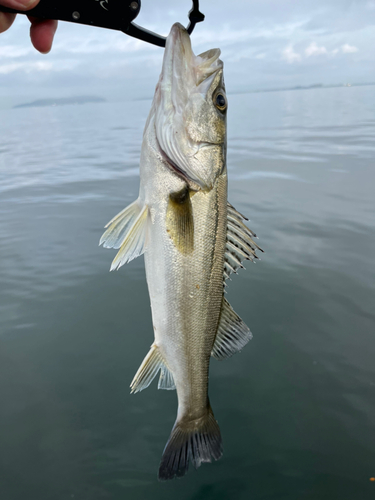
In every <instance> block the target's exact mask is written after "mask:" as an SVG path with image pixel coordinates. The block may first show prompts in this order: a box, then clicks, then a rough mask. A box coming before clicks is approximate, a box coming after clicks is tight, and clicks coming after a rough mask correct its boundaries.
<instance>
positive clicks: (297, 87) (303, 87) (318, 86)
mask: <svg viewBox="0 0 375 500" xmlns="http://www.w3.org/2000/svg"><path fill="white" fill-rule="evenodd" d="M367 85H375V82H368V83H336V84H335V83H334V84H331V85H329V84H328V85H324V84H323V83H313V84H311V85H295V86H294V87H276V88H264V89H252V90H240V91H238V92H231V93H232V94H234V95H235V94H257V93H263V92H284V91H286V90H310V89H332V88H338V87H364V86H367Z"/></svg>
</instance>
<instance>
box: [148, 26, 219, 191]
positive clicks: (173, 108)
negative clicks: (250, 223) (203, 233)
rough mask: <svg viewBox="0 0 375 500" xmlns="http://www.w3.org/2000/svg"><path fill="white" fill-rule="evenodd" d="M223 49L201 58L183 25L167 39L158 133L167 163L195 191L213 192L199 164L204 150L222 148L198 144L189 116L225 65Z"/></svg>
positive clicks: (157, 99)
mask: <svg viewBox="0 0 375 500" xmlns="http://www.w3.org/2000/svg"><path fill="white" fill-rule="evenodd" d="M219 55H220V50H219V49H212V50H209V51H207V52H205V53H203V54H201V55H199V56H196V55H195V54H194V53H193V50H192V47H191V40H190V36H189V34H188V32H187V31H186V29H185V28H184V27H183V26H182V25H181V24H179V23H176V24H174V25H173V26H172V28H171V31H170V34H169V35H168V37H167V41H166V46H165V52H164V59H163V66H162V72H161V75H160V79H159V83H158V86H157V90H156V94H155V132H156V139H157V142H158V145H159V149H160V151H161V152H162V156H163V158H164V159H165V161H166V163H167V164H168V165H169V166H170V167H171V168H172V170H173V171H175V172H176V174H178V175H179V176H180V177H182V178H183V179H184V180H185V181H186V182H187V183H188V184H189V186H191V188H192V189H197V190H199V189H203V190H209V189H210V188H211V187H212V184H213V181H214V179H213V178H212V175H211V174H210V172H209V171H208V169H207V167H204V166H203V165H202V164H201V163H200V161H199V157H198V156H199V155H198V153H199V152H200V151H201V150H202V148H209V147H215V146H216V148H217V147H218V145H217V144H211V143H209V142H197V141H196V140H195V139H193V138H192V137H190V135H189V132H188V130H187V128H186V126H185V125H186V123H185V113H186V110H187V109H190V108H189V106H191V104H190V103H191V98H192V96H193V95H194V94H202V95H205V94H206V92H207V90H208V88H209V87H210V85H211V83H212V81H213V78H214V77H215V74H216V73H217V71H219V70H220V69H222V67H223V63H222V62H221V61H220V59H219Z"/></svg>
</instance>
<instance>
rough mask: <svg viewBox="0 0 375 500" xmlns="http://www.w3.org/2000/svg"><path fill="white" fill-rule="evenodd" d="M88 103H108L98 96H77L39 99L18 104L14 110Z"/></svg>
mask: <svg viewBox="0 0 375 500" xmlns="http://www.w3.org/2000/svg"><path fill="white" fill-rule="evenodd" d="M88 102H91V103H92V102H106V99H104V98H103V97H97V96H85V95H83V96H82V95H81V96H75V97H61V98H57V99H38V100H36V101H32V102H26V103H23V104H17V105H16V106H13V109H14V108H32V107H45V106H66V105H68V104H86V103H88Z"/></svg>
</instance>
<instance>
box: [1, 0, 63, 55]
mask: <svg viewBox="0 0 375 500" xmlns="http://www.w3.org/2000/svg"><path fill="white" fill-rule="evenodd" d="M38 2H39V0H0V4H1V5H3V6H4V7H9V8H11V9H17V10H30V9H33V8H34V7H35V6H36V5H37V4H38ZM15 17H16V14H10V13H9V12H1V11H0V33H3V32H4V31H6V30H7V29H8V28H10V27H11V26H12V24H13V21H14V19H15ZM27 17H28V18H29V21H30V22H31V26H30V38H31V43H32V44H33V45H34V47H35V48H36V50H39V52H41V53H42V54H47V52H49V51H50V50H51V47H52V41H53V36H54V34H55V31H56V28H57V21H54V20H52V19H43V20H41V19H37V18H35V17H32V16H27Z"/></svg>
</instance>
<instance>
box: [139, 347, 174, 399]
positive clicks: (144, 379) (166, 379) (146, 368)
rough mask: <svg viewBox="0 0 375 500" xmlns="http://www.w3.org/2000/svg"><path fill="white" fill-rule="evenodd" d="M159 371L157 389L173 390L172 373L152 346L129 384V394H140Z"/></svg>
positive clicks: (157, 350) (156, 348)
mask: <svg viewBox="0 0 375 500" xmlns="http://www.w3.org/2000/svg"><path fill="white" fill-rule="evenodd" d="M159 370H161V373H160V378H159V384H158V389H167V390H173V389H175V388H176V387H175V384H174V380H173V375H172V373H171V372H170V370H169V369H168V367H167V365H166V364H165V361H164V359H163V356H162V355H161V353H160V351H159V349H158V347H157V346H155V345H152V346H151V349H150V350H149V352H148V354H147V356H146V357H145V359H144V360H143V361H142V364H141V366H140V367H139V368H138V371H137V373H136V374H135V376H134V378H133V380H132V383H131V384H130V388H131V393H133V392H134V393H135V392H140V391H143V389H146V387H148V386H149V385H150V384H151V382H152V381H153V380H154V378H155V377H156V375H157V373H158V371H159Z"/></svg>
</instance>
